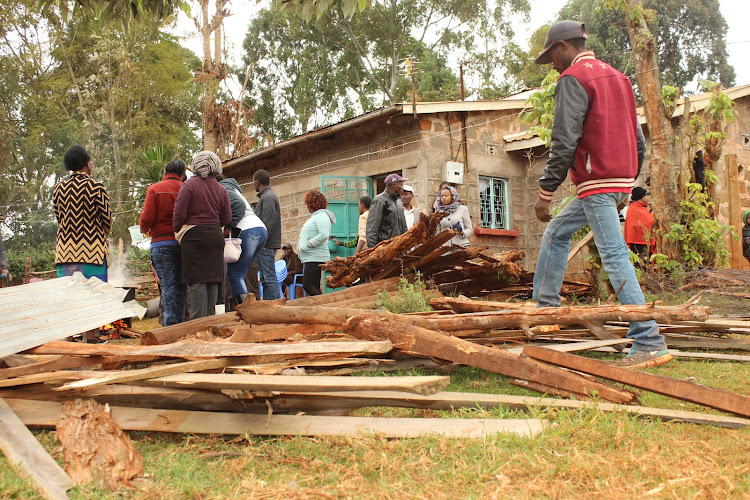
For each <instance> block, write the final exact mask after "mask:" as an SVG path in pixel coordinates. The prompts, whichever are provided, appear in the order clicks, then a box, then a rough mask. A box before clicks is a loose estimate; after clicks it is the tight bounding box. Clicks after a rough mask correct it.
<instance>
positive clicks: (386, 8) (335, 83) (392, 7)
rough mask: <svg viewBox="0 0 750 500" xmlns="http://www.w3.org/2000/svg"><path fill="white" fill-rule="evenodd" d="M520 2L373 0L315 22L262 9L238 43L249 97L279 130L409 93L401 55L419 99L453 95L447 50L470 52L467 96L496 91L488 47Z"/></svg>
mask: <svg viewBox="0 0 750 500" xmlns="http://www.w3.org/2000/svg"><path fill="white" fill-rule="evenodd" d="M528 9H529V6H528V2H527V1H526V0H499V1H495V0H482V1H479V2H477V1H475V0H449V1H444V0H443V1H441V0H388V1H386V0H376V1H374V2H373V3H372V6H371V7H370V8H368V9H366V10H364V11H363V12H361V13H360V14H358V15H356V16H354V17H353V18H349V17H347V16H346V15H344V14H342V13H341V12H339V11H338V10H336V9H333V10H329V11H328V12H327V13H326V14H325V15H323V16H321V17H320V19H318V20H317V21H316V22H314V23H305V22H303V21H302V20H301V19H300V18H299V17H298V16H294V15H290V14H288V13H286V12H283V11H279V10H269V11H263V12H261V13H260V14H259V16H258V17H257V18H256V19H254V20H253V21H252V22H251V24H250V27H249V29H248V33H247V36H246V37H245V42H244V49H245V56H244V62H245V65H246V68H249V69H246V71H250V82H251V83H250V84H249V85H248V89H249V97H248V100H249V101H250V103H251V104H252V105H254V106H255V108H256V116H255V118H256V121H257V122H258V124H259V126H260V127H261V128H262V129H263V130H264V131H266V132H268V133H270V134H271V135H273V136H275V137H276V138H284V137H288V136H289V135H292V134H295V133H302V132H305V131H307V130H310V129H312V128H315V127H318V126H320V125H323V124H327V123H330V122H332V121H336V120H340V119H341V118H346V117H349V116H352V115H354V114H357V113H361V112H366V111H370V110H372V109H374V108H375V107H378V106H382V105H389V104H394V103H397V102H403V101H410V100H411V99H412V81H411V77H410V76H409V75H405V74H404V69H403V61H404V59H405V58H407V57H409V58H411V59H412V60H416V61H418V62H419V64H418V66H417V69H418V71H417V73H416V75H415V80H416V87H417V94H418V96H417V97H418V99H419V100H457V99H458V98H459V97H460V88H459V79H458V77H457V75H456V71H455V70H452V69H451V68H449V67H448V62H447V57H448V55H449V54H450V53H451V51H458V52H460V53H470V52H471V53H476V55H474V56H472V57H471V58H467V59H466V63H467V74H470V75H477V76H476V78H475V79H476V80H477V81H478V82H479V83H478V84H477V85H476V88H473V89H470V90H469V92H467V94H468V95H470V94H471V92H472V91H476V92H477V93H478V95H479V96H481V97H496V96H497V95H499V93H501V92H503V89H505V90H506V91H507V87H503V86H502V85H498V84H496V83H495V81H496V80H497V79H498V78H500V77H501V75H500V72H501V71H502V68H503V67H504V66H503V64H504V63H503V62H502V61H500V58H499V56H498V52H497V50H498V49H496V46H497V45H498V43H499V42H501V41H504V40H510V39H511V38H512V37H513V29H512V28H513V23H512V22H511V20H510V16H511V15H512V14H516V13H521V14H525V13H526V12H528ZM479 28H481V30H479V31H478V29H479ZM485 62H487V64H485ZM239 78H240V80H243V79H244V74H240V75H239Z"/></svg>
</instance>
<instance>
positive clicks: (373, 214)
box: [367, 174, 408, 248]
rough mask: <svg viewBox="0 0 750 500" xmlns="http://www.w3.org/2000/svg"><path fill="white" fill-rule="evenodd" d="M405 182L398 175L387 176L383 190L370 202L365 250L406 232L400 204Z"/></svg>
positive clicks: (402, 209) (402, 207) (402, 208)
mask: <svg viewBox="0 0 750 500" xmlns="http://www.w3.org/2000/svg"><path fill="white" fill-rule="evenodd" d="M406 180H408V179H406V178H404V177H401V176H400V175H398V174H390V175H388V177H386V178H385V189H384V190H383V192H382V193H380V194H379V195H377V196H376V197H375V199H374V200H372V203H371V204H370V215H368V216H367V248H372V247H374V246H375V245H377V244H378V243H380V242H381V241H384V240H387V239H390V238H393V237H394V236H399V235H401V234H404V233H405V232H406V218H405V217H404V205H403V203H402V202H401V193H402V192H403V189H404V181H406Z"/></svg>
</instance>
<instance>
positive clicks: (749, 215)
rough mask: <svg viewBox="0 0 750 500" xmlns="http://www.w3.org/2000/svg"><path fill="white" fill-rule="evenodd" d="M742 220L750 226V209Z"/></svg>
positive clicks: (743, 215)
mask: <svg viewBox="0 0 750 500" xmlns="http://www.w3.org/2000/svg"><path fill="white" fill-rule="evenodd" d="M742 222H744V223H745V225H748V226H750V210H747V211H746V212H745V213H744V214H742Z"/></svg>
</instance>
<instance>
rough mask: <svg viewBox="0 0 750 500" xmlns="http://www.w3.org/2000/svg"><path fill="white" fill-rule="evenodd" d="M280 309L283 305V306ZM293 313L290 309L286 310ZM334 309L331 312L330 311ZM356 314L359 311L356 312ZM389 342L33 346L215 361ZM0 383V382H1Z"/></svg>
mask: <svg viewBox="0 0 750 500" xmlns="http://www.w3.org/2000/svg"><path fill="white" fill-rule="evenodd" d="M282 307H283V306H282ZM289 310H293V309H291V308H290V309H289ZM332 310H333V309H332ZM357 311H359V310H357ZM390 350H391V345H390V343H389V342H301V343H296V344H293V343H292V344H238V343H236V342H224V341H208V342H206V341H200V340H186V341H182V342H176V343H173V344H165V345H147V346H126V345H112V344H77V343H72V342H58V341H55V342H47V343H46V344H44V345H41V346H39V347H35V348H34V349H32V350H31V351H28V352H32V351H33V353H34V354H66V353H67V354H68V355H71V356H74V355H78V356H81V355H94V356H96V355H100V356H101V355H117V356H124V355H134V356H137V355H150V356H164V357H172V358H216V357H229V356H242V357H245V356H267V355H289V354H319V353H334V352H336V353H349V354H384V353H386V352H388V351H390ZM0 382H1V381H0Z"/></svg>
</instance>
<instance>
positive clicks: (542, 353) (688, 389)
mask: <svg viewBox="0 0 750 500" xmlns="http://www.w3.org/2000/svg"><path fill="white" fill-rule="evenodd" d="M524 354H526V355H527V356H529V357H532V358H534V359H538V360H540V361H545V362H547V363H552V364H555V365H558V366H562V367H565V368H569V369H572V370H577V371H580V372H583V373H589V374H591V375H595V376H597V377H602V378H605V379H607V380H612V381H615V382H620V383H623V384H628V385H631V386H633V387H638V388H639V389H646V390H649V391H651V392H655V393H657V394H662V395H664V396H670V397H673V398H677V399H681V400H683V401H690V402H691V403H697V404H699V405H704V406H708V407H709V408H714V409H717V410H721V411H725V412H728V413H733V414H735V415H739V416H741V417H750V397H748V396H743V395H741V394H737V393H734V392H730V391H725V390H723V389H716V388H713V387H706V386H704V385H700V384H695V383H693V382H687V381H685V380H678V379H675V378H670V377H665V376H663V375H653V374H651V373H643V372H638V371H633V370H628V369H625V368H621V367H618V366H614V365H611V364H609V363H605V362H604V361H598V360H595V359H590V358H583V357H581V356H576V355H575V354H568V353H564V352H557V351H553V350H551V349H546V348H544V347H538V346H526V347H525V348H524Z"/></svg>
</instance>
